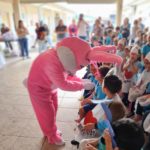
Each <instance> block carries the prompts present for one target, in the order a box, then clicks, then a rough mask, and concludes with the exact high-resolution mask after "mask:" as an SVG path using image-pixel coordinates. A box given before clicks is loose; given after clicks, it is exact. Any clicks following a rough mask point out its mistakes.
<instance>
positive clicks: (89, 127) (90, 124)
mask: <svg viewBox="0 0 150 150" xmlns="http://www.w3.org/2000/svg"><path fill="white" fill-rule="evenodd" d="M94 128H95V124H94V123H88V124H86V125H85V126H84V127H83V129H84V130H85V131H86V132H89V131H91V130H92V129H94Z"/></svg>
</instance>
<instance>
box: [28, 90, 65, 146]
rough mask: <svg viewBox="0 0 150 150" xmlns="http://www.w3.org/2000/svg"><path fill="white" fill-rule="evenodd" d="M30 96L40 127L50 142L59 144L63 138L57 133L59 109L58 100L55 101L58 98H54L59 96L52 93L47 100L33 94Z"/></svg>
mask: <svg viewBox="0 0 150 150" xmlns="http://www.w3.org/2000/svg"><path fill="white" fill-rule="evenodd" d="M56 95H57V93H56ZM30 96H31V101H32V105H33V108H34V111H35V114H36V117H37V119H38V121H39V124H40V127H41V129H42V131H43V134H44V135H45V136H47V138H48V141H49V143H52V144H57V143H59V142H61V140H62V139H61V137H60V135H59V134H57V126H56V110H55V109H57V102H55V101H57V99H55V100H53V98H54V97H55V98H57V97H56V96H55V94H54V95H53V94H52V95H51V96H50V97H49V99H48V100H47V101H42V100H37V97H36V96H35V95H32V94H30ZM54 102H55V103H54Z"/></svg>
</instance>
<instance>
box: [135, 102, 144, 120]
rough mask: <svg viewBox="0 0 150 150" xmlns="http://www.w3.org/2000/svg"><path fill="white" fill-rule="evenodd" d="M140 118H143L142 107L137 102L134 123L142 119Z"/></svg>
mask: <svg viewBox="0 0 150 150" xmlns="http://www.w3.org/2000/svg"><path fill="white" fill-rule="evenodd" d="M142 116H143V107H142V106H141V105H140V104H139V102H138V103H137V107H136V110H135V117H134V121H136V122H138V121H140V120H141V119H142Z"/></svg>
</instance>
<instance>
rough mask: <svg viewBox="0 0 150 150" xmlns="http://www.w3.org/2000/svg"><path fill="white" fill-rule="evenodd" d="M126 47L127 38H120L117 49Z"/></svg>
mask: <svg viewBox="0 0 150 150" xmlns="http://www.w3.org/2000/svg"><path fill="white" fill-rule="evenodd" d="M124 47H125V40H124V39H121V40H119V41H118V45H117V49H118V50H124Z"/></svg>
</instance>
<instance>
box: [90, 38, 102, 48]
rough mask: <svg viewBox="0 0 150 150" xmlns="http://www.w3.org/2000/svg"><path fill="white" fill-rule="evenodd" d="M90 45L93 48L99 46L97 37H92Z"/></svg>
mask: <svg viewBox="0 0 150 150" xmlns="http://www.w3.org/2000/svg"><path fill="white" fill-rule="evenodd" d="M91 43H92V44H93V46H99V45H100V43H99V39H98V37H97V36H92V38H91Z"/></svg>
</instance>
